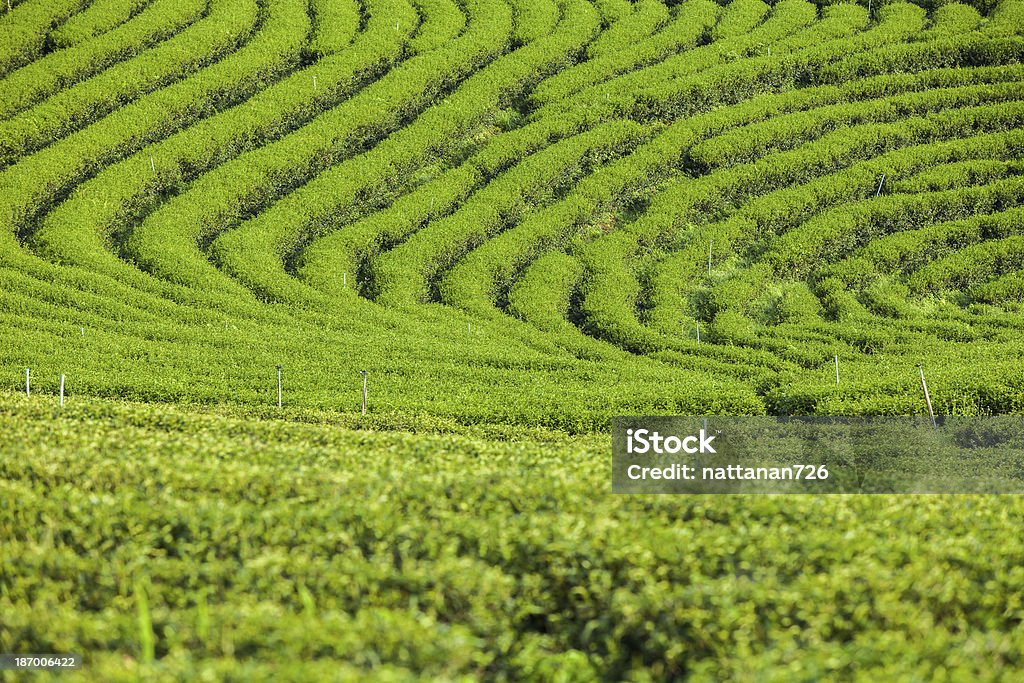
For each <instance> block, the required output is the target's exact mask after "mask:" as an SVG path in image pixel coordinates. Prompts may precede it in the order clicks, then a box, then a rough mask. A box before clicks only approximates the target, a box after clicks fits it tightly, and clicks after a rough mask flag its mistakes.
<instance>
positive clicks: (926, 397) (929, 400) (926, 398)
mask: <svg viewBox="0 0 1024 683" xmlns="http://www.w3.org/2000/svg"><path fill="white" fill-rule="evenodd" d="M917 371H918V372H919V373H921V388H922V389H924V402H925V403H926V404H927V405H928V417H930V418H931V419H932V428H933V429H934V428H935V427H936V424H935V412H934V411H933V410H932V398H931V396H929V395H928V384H927V383H925V381H924V368H922V367H921V364H920V363H918V364H917Z"/></svg>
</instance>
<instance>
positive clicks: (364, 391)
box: [359, 370, 366, 415]
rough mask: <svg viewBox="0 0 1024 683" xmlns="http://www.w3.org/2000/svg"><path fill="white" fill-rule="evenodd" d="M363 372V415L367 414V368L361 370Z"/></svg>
mask: <svg viewBox="0 0 1024 683" xmlns="http://www.w3.org/2000/svg"><path fill="white" fill-rule="evenodd" d="M359 372H361V373H362V374H363V415H366V370H360V371H359Z"/></svg>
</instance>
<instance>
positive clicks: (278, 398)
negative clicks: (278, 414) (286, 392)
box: [277, 365, 281, 408]
mask: <svg viewBox="0 0 1024 683" xmlns="http://www.w3.org/2000/svg"><path fill="white" fill-rule="evenodd" d="M277 407H278V408H280V407H281V366H280V365H278V366H277Z"/></svg>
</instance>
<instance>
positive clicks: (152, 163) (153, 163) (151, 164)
mask: <svg viewBox="0 0 1024 683" xmlns="http://www.w3.org/2000/svg"><path fill="white" fill-rule="evenodd" d="M149 169H150V170H151V171H153V173H156V162H154V161H153V155H152V154H150V155H149Z"/></svg>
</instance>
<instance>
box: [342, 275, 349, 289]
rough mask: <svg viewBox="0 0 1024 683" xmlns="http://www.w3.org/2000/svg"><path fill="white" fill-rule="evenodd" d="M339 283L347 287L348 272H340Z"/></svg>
mask: <svg viewBox="0 0 1024 683" xmlns="http://www.w3.org/2000/svg"><path fill="white" fill-rule="evenodd" d="M341 284H343V285H344V286H346V287H348V273H342V274H341Z"/></svg>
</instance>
